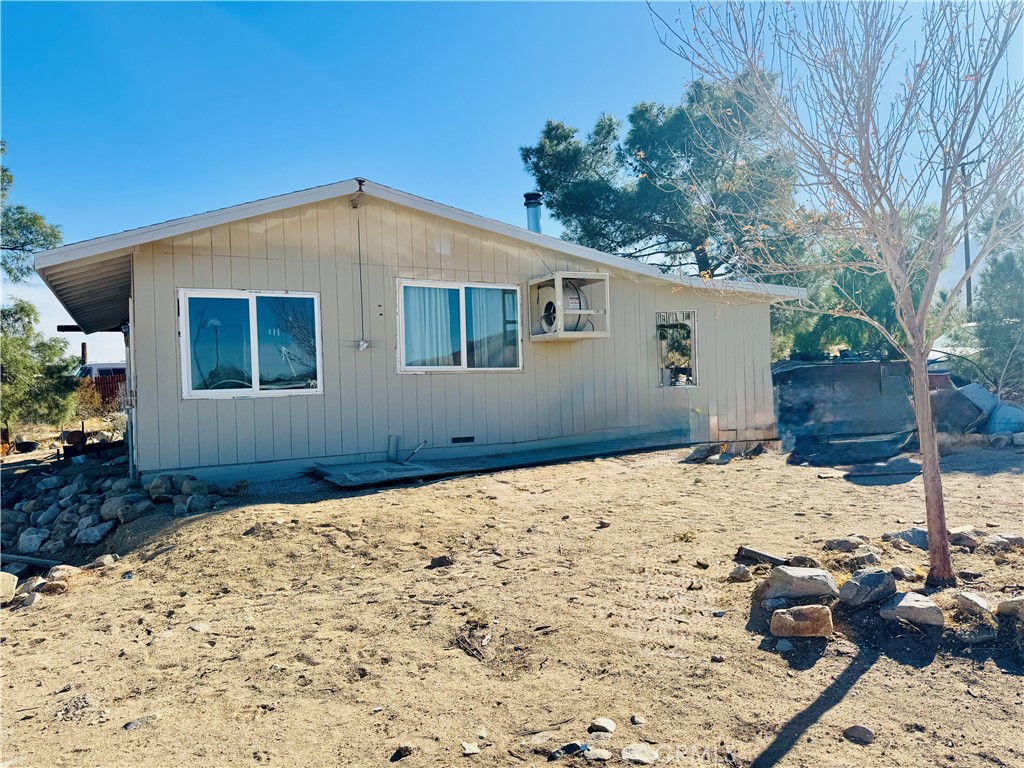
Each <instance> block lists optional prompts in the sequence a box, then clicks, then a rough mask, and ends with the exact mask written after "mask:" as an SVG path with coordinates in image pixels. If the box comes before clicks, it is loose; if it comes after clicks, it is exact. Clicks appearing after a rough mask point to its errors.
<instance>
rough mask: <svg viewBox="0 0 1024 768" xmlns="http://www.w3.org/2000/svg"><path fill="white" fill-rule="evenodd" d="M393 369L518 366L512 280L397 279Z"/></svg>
mask: <svg viewBox="0 0 1024 768" xmlns="http://www.w3.org/2000/svg"><path fill="white" fill-rule="evenodd" d="M398 292H399V297H400V298H399V329H400V342H399V369H400V370H402V371H405V372H421V371H462V370H508V369H512V370H515V369H519V368H520V367H521V364H520V361H521V355H522V349H521V343H520V342H521V339H520V333H519V289H518V288H517V287H515V286H504V285H480V284H470V283H467V284H462V283H439V282H411V281H399V284H398Z"/></svg>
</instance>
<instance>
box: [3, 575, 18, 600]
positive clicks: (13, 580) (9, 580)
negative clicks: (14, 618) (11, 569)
mask: <svg viewBox="0 0 1024 768" xmlns="http://www.w3.org/2000/svg"><path fill="white" fill-rule="evenodd" d="M17 588H18V577H17V576H15V575H14V574H13V573H7V572H6V571H0V605H7V603H9V602H11V600H13V599H14V591H15V590H16V589H17Z"/></svg>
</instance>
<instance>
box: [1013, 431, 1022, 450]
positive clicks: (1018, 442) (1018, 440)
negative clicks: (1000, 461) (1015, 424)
mask: <svg viewBox="0 0 1024 768" xmlns="http://www.w3.org/2000/svg"><path fill="white" fill-rule="evenodd" d="M1010 442H1011V443H1013V447H1014V448H1024V432H1014V433H1013V436H1012V437H1011V438H1010Z"/></svg>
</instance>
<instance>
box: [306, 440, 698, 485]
mask: <svg viewBox="0 0 1024 768" xmlns="http://www.w3.org/2000/svg"><path fill="white" fill-rule="evenodd" d="M690 445H693V444H692V443H690V442H688V441H687V440H685V438H683V437H681V436H680V434H679V433H678V432H662V433H658V434H655V435H644V436H642V437H635V438H622V439H618V440H606V441H603V442H599V443H580V444H576V445H567V446H562V447H559V448H544V449H539V450H534V451H517V452H515V453H503V454H497V455H493V456H473V457H466V458H460V459H438V460H433V461H417V462H409V463H408V464H402V463H396V462H389V461H379V462H372V463H368V464H334V465H331V464H325V465H319V466H317V467H316V469H314V472H313V473H314V474H315V475H316V476H318V477H320V478H322V479H324V480H326V481H328V482H329V483H332V484H334V485H336V486H337V487H338V488H341V489H343V490H346V491H355V490H359V489H363V488H377V487H381V486H385V485H397V484H401V483H409V482H415V481H417V480H436V479H438V478H443V477H456V476H458V475H477V474H483V473H487V472H496V471H500V470H503V469H520V468H522V467H536V466H540V465H542V464H558V463H562V462H568V461H576V460H578V459H593V458H596V457H599V456H616V455H619V454H624V453H640V452H643V451H660V450H665V449H668V448H682V447H686V446H690Z"/></svg>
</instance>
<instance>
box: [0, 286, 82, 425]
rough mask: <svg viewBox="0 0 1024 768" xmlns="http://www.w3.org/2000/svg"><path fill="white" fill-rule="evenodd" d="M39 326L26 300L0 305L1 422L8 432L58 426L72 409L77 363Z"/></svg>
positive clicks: (62, 343)
mask: <svg viewBox="0 0 1024 768" xmlns="http://www.w3.org/2000/svg"><path fill="white" fill-rule="evenodd" d="M38 322H39V312H38V311H37V310H36V308H35V307H34V306H33V305H32V304H31V303H30V302H28V301H25V300H24V299H14V300H13V301H12V302H11V303H10V304H9V305H7V306H4V307H0V421H2V422H3V425H4V426H5V427H6V428H7V430H8V432H9V433H13V430H14V429H16V428H17V426H18V425H19V424H36V423H38V424H54V425H60V424H62V423H63V422H65V421H66V420H67V419H68V417H69V416H70V415H71V413H72V412H73V410H74V407H75V398H74V392H75V387H76V384H77V382H76V379H75V377H74V375H73V371H74V368H75V365H76V363H77V360H76V359H74V358H69V357H65V355H64V353H65V351H66V350H67V345H68V344H67V341H65V340H64V339H59V338H47V337H45V336H43V334H41V333H40V332H39V331H37V330H36V327H35V326H36V324H37V323H38Z"/></svg>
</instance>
